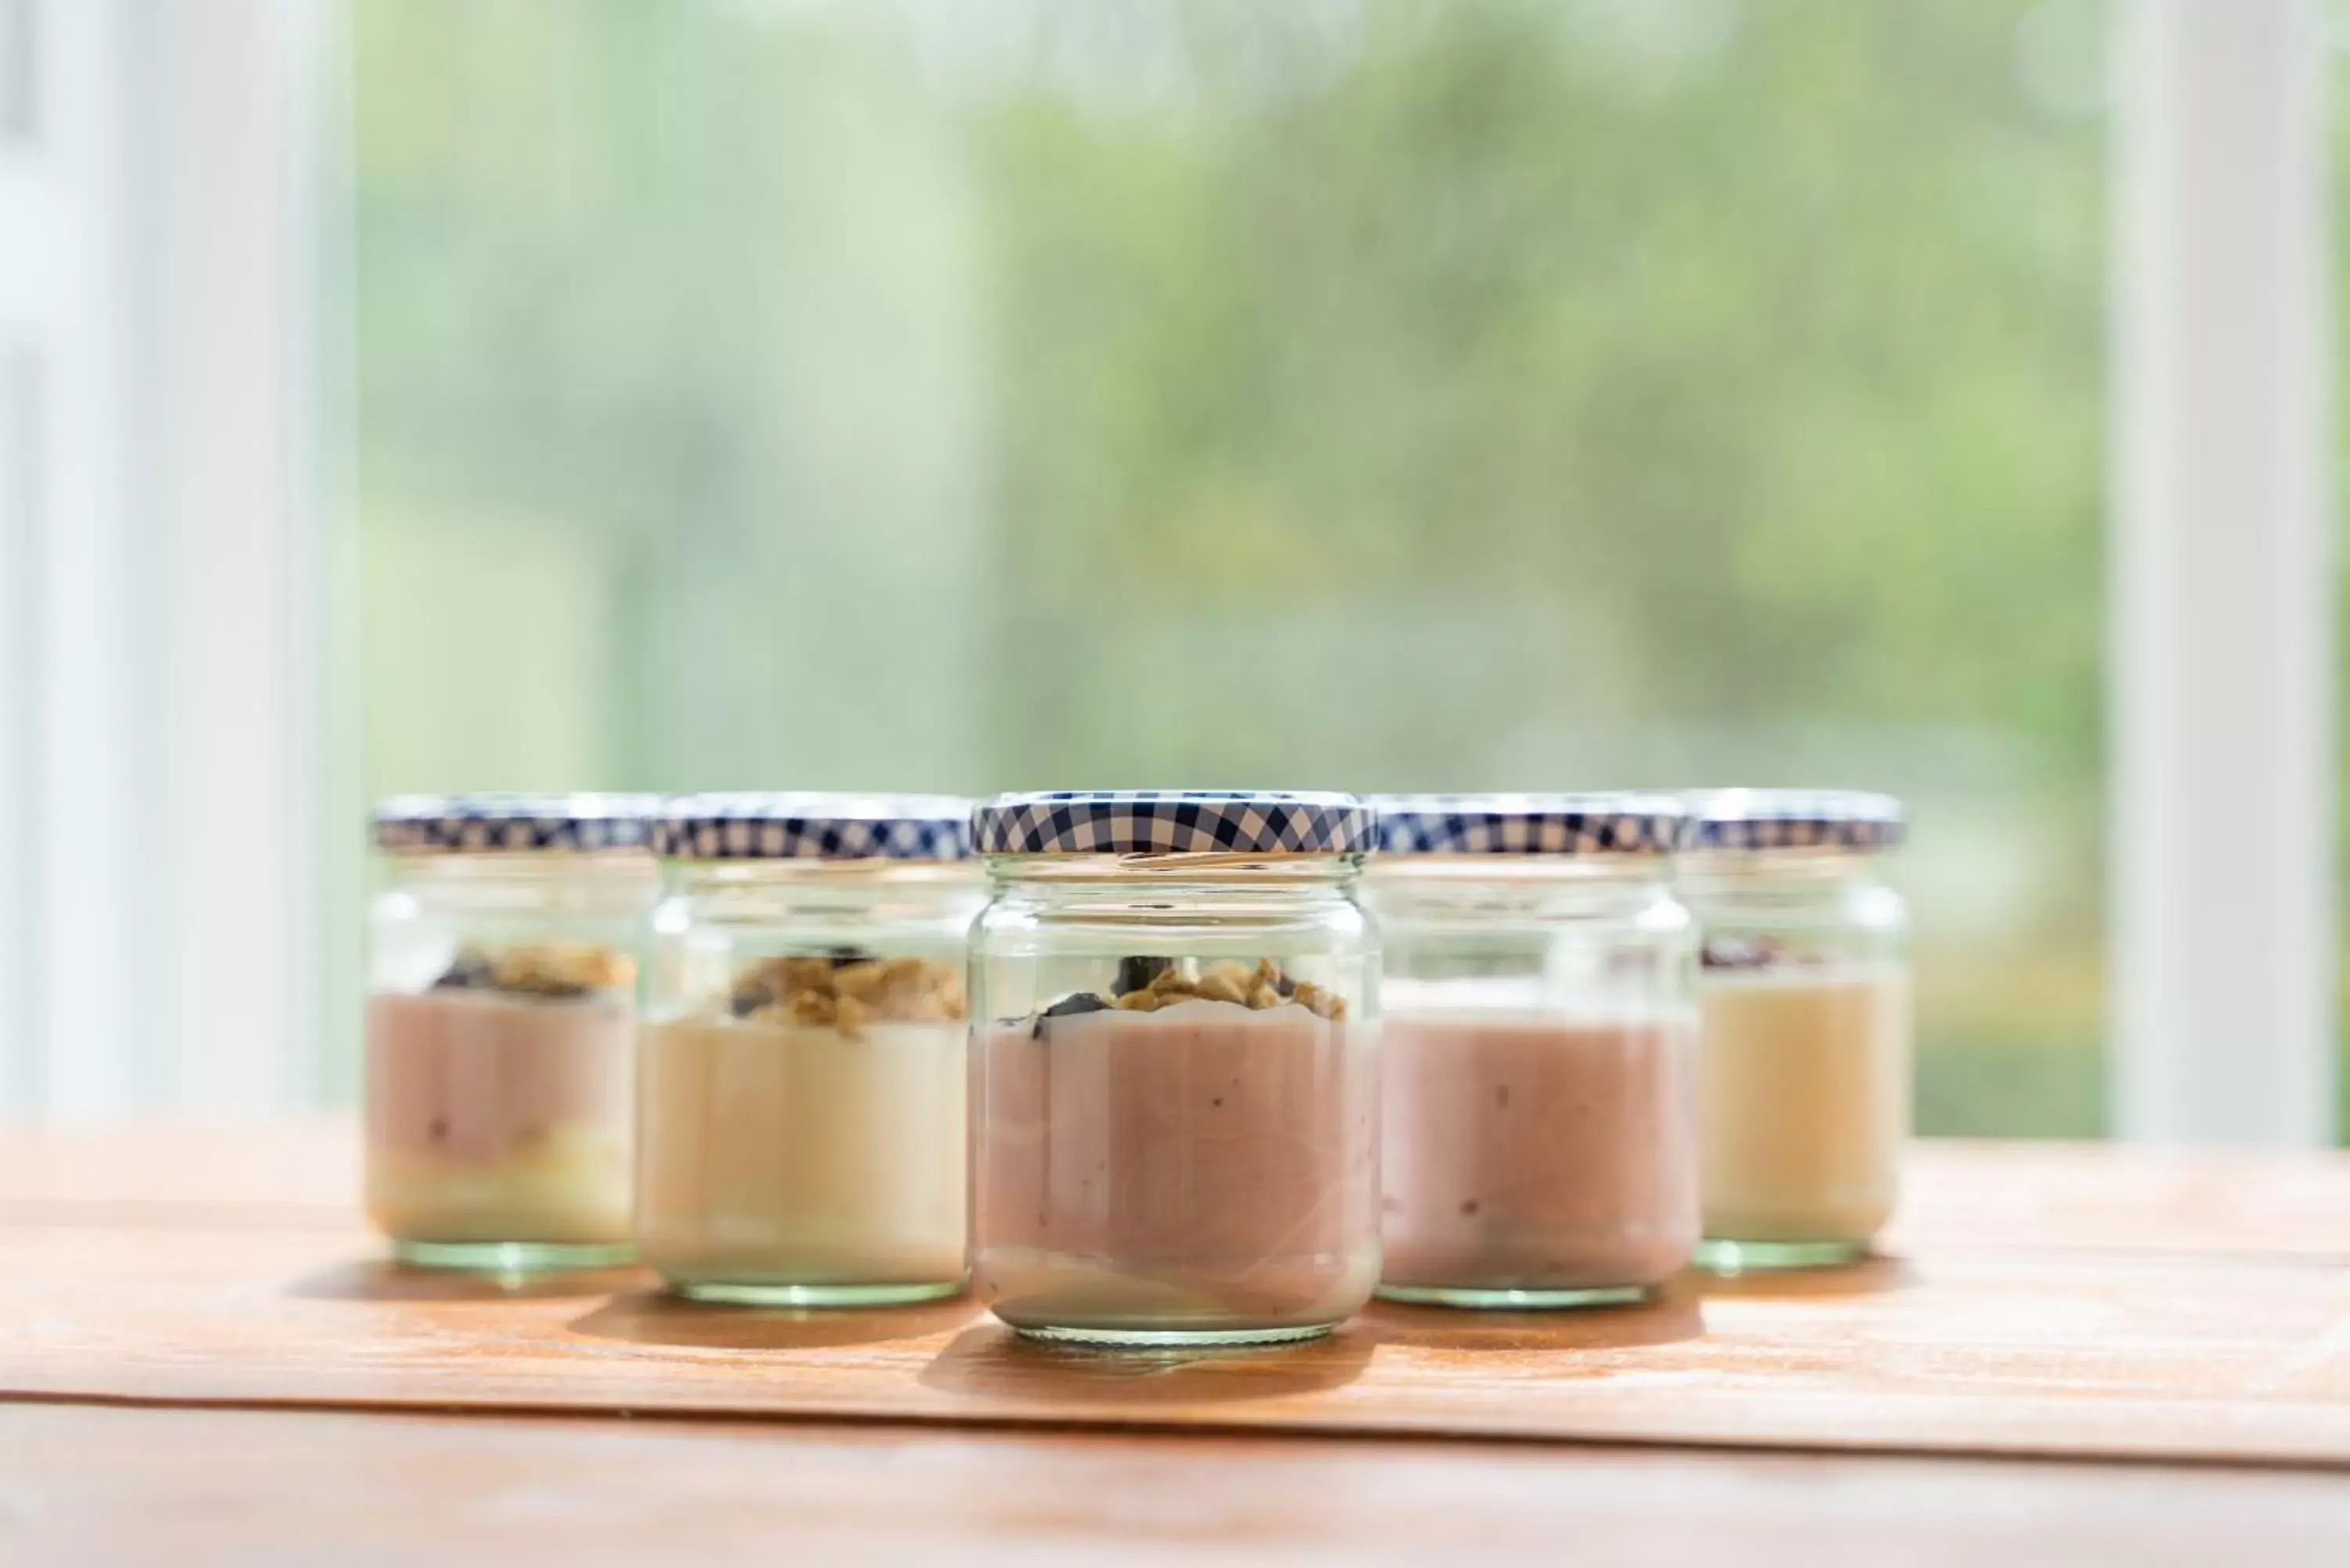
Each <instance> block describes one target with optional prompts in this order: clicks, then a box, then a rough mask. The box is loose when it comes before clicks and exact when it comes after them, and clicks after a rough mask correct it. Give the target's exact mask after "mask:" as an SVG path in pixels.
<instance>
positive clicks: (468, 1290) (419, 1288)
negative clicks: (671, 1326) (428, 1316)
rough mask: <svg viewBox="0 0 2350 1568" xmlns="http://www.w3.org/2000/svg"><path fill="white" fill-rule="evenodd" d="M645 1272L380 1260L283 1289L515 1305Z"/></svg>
mask: <svg viewBox="0 0 2350 1568" xmlns="http://www.w3.org/2000/svg"><path fill="white" fill-rule="evenodd" d="M645 1279H646V1275H645V1272H644V1271H643V1270H641V1269H634V1268H619V1269H571V1270H566V1271H563V1272H557V1273H547V1274H497V1273H473V1272H467V1271H462V1270H456V1269H411V1268H408V1267H405V1266H403V1265H401V1264H399V1263H394V1262H388V1261H387V1260H384V1259H381V1258H369V1259H364V1260H361V1261H359V1262H348V1263H338V1264H336V1265H335V1266H334V1267H333V1268H330V1269H320V1270H319V1271H318V1272H316V1273H311V1274H305V1275H303V1276H302V1277H301V1278H300V1279H298V1280H296V1281H295V1282H293V1283H292V1284H290V1285H287V1286H286V1294H287V1295H289V1296H294V1297H296V1298H298V1299H300V1300H303V1301H326V1302H517V1301H547V1300H559V1299H561V1298H564V1297H585V1296H602V1295H609V1294H610V1293H612V1292H614V1291H623V1290H628V1289H629V1288H630V1287H632V1286H636V1285H641V1284H643V1283H644V1282H645Z"/></svg>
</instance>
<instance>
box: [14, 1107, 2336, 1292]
mask: <svg viewBox="0 0 2350 1568" xmlns="http://www.w3.org/2000/svg"><path fill="white" fill-rule="evenodd" d="M1903 1175H1904V1182H1903V1193H1902V1205H1901V1211H1900V1212H1899V1213H1898V1215H1897V1216H1896V1217H1895V1219H1894V1222H1893V1228H1892V1230H1891V1231H1890V1233H1889V1234H1888V1237H1887V1244H1888V1246H1889V1247H1891V1248H1892V1249H1893V1250H1895V1251H1914V1250H1918V1249H1920V1248H1922V1249H1926V1250H1929V1251H1943V1252H1946V1251H1954V1250H1960V1249H1966V1250H1991V1251H2059V1252H2066V1253H2080V1252H2130V1253H2156V1254H2168V1255H2177V1254H2198V1255H2208V1256H2212V1257H2264V1258H2266V1257H2274V1258H2292V1257H2298V1258H2309V1259H2316V1260H2323V1261H2332V1262H2350V1158H2345V1156H2343V1155H2339V1154H2322V1153H2268V1152H2262V1153H2243V1152H2226V1151H2217V1150H2171V1149H2143V1148H2127V1149H2125V1148H2120V1147H2115V1146H2112V1145H2105V1144H2057V1143H1989V1142H1970V1141H1960V1140H1930V1139H1929V1140H1926V1141H1921V1142H1919V1143H1917V1144H1914V1145H1913V1146H1911V1148H1910V1151H1909V1156H1908V1161H1907V1164H1906V1167H1905V1169H1904V1173H1903ZM358 1205H359V1152H358V1147H357V1131H356V1129H355V1127H353V1126H352V1124H351V1123H350V1122H349V1121H348V1119H346V1118H339V1117H315V1118H308V1119H300V1120H294V1121H287V1122H272V1123H268V1124H265V1125H251V1124H246V1125H238V1124H234V1123H230V1124H223V1123H209V1124H208V1123H201V1122H188V1121H173V1120H151V1121H146V1122H140V1123H133V1124H129V1125H122V1126H109V1127H46V1128H45V1127H14V1128H11V1127H0V1224H5V1223H8V1222H10V1221H11V1220H25V1221H40V1220H74V1221H81V1222H88V1221H90V1220H99V1221H105V1222H121V1223H140V1222H151V1223H174V1222H177V1221H178V1220H181V1219H182V1218H185V1217H186V1214H187V1211H188V1210H204V1211H206V1213H207V1214H208V1215H209V1216H211V1217H213V1218H216V1219H218V1220H222V1221H224V1222H226V1223H230V1224H239V1225H244V1224H255V1225H258V1224H276V1225H300V1224H309V1225H317V1226H323V1227H330V1228H338V1229H339V1228H344V1227H348V1225H349V1224H350V1223H351V1216H352V1214H353V1212H354V1211H355V1210H357V1208H358Z"/></svg>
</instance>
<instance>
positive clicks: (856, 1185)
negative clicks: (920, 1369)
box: [637, 794, 984, 1307]
mask: <svg viewBox="0 0 2350 1568" xmlns="http://www.w3.org/2000/svg"><path fill="white" fill-rule="evenodd" d="M970 825H971V803H970V802H968V801H965V800H962V799H958V798H954V797H951V796H945V795H858V794H728V795H690V796H686V797H683V798H681V799H679V800H676V801H673V802H671V805H670V808H669V810H668V811H667V813H666V814H665V815H663V817H662V819H661V821H660V822H659V823H658V824H656V825H655V827H654V832H653V840H654V848H655V850H656V852H657V853H659V854H660V856H661V857H662V859H663V861H664V862H665V863H666V864H667V865H668V866H669V867H670V870H671V887H672V891H671V896H670V897H669V898H668V899H667V900H666V901H664V902H663V904H662V905H661V908H660V911H659V913H658V914H657V915H656V917H655V919H654V928H655V937H654V943H653V953H652V963H653V967H652V972H651V978H650V984H649V986H648V988H647V995H646V1023H645V1030H644V1046H643V1060H642V1066H641V1083H640V1085H639V1118H638V1137H639V1148H638V1186H637V1245H638V1251H639V1255H640V1256H641V1257H642V1258H643V1259H644V1261H645V1262H647V1263H649V1264H650V1265H651V1266H652V1267H653V1268H654V1269H656V1270H658V1271H659V1272H660V1275H661V1277H662V1278H663V1280H665V1281H666V1282H668V1284H669V1286H670V1288H671V1289H672V1290H674V1291H676V1292H678V1293H681V1294H682V1295H686V1296H690V1297H692V1298H694V1299H696V1300H701V1301H710V1302H728V1303H742V1304H750V1305H791V1306H814V1307H825V1306H870V1305H879V1304H886V1303H897V1302H914V1301H924V1300H929V1299H932V1298H935V1297H941V1296H951V1295H954V1294H956V1293H959V1292H960V1291H961V1290H962V1284H963V1267H964V1237H965V1228H966V1219H967V1215H966V1202H965V1196H964V1194H965V1184H964V1163H965V1153H964V1151H965V1142H964V1138H965V1130H966V1122H965V1113H964V1106H965V1088H966V1084H967V1081H968V1063H967V1047H968V1044H969V1039H970V1017H971V1013H970V1009H969V1007H968V1005H967V1002H966V998H965V992H964V961H965V947H966V942H967V939H968V934H969V931H970V928H971V922H972V917H973V916H974V915H976V914H977V913H978V912H979V909H980V906H981V904H982V903H983V902H984V896H983V886H982V881H981V876H980V869H979V866H978V863H977V862H976V861H974V860H972V858H971V853H970V842H971V839H970Z"/></svg>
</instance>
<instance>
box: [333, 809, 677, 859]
mask: <svg viewBox="0 0 2350 1568" xmlns="http://www.w3.org/2000/svg"><path fill="white" fill-rule="evenodd" d="M658 810H660V796H659V795H653V794H396V795H393V796H391V797H390V798H389V799H387V800H384V801H380V802H379V803H378V804H377V805H376V808H375V812H374V816H373V821H374V827H375V846H376V847H377V848H378V849H380V850H382V851H384V852H385V853H386V854H388V855H511V854H516V853H522V854H528V853H531V852H533V851H539V852H546V853H553V854H580V853H593V852H595V851H597V850H602V849H641V848H643V847H644V844H645V833H646V828H647V826H648V825H649V824H650V822H651V820H652V816H653V814H654V813H655V812H656V811H658Z"/></svg>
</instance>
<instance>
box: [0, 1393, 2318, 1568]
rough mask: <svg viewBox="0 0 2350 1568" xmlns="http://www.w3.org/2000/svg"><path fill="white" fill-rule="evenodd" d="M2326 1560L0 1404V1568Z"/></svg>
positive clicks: (2206, 1485) (1700, 1512)
mask: <svg viewBox="0 0 2350 1568" xmlns="http://www.w3.org/2000/svg"><path fill="white" fill-rule="evenodd" d="M749 1557H755V1560H757V1561H760V1562H775V1563H789V1562H812V1563H868V1562H878V1563H936V1562H945V1561H952V1562H955V1563H964V1564H970V1565H972V1568H987V1565H990V1564H996V1563H1005V1564H1011V1563H1017V1564H1020V1565H1021V1568H1055V1565H1058V1564H1065V1563H1066V1564H1071V1565H1080V1564H1082V1565H1084V1568H1101V1565H1102V1564H1105V1563H1116V1564H1120V1565H1126V1564H1144V1565H1148V1564H1153V1563H1172V1562H1179V1561H1180V1562H1197V1561H1201V1559H1203V1558H1204V1559H1207V1560H1211V1561H1213V1562H1216V1563H1236V1564H1250V1563H1464V1562H1471V1561H1475V1560H1477V1559H1478V1558H1481V1557H1482V1558H1485V1559H1488V1560H1500V1561H1535V1560H1540V1561H1563V1560H1574V1561H1583V1562H1596V1563H1643V1564H1659V1565H1679V1564H1689V1565H1692V1568H1694V1565H1700V1564H1703V1565H1708V1568H1711V1565H1714V1564H1721V1563H1736V1564H1738V1565H1739V1568H1773V1565H1777V1564H1802V1565H1804V1568H1885V1565H1886V1564H1888V1563H1899V1564H1903V1565H1904V1568H1958V1565H1960V1564H1973V1563H1986V1562H1996V1563H2001V1564H2002V1568H2078V1565H2080V1564H2083V1563H2127V1564H2130V1565H2131V1568H2188V1565H2189V1564H2196V1565H2200V1564H2207V1563H2258V1564H2261V1565H2262V1568H2303V1565H2308V1568H2319V1565H2325V1568H2339V1565H2340V1564H2342V1563H2345V1562H2350V1483H2345V1481H2344V1480H2342V1479H2341V1478H2340V1477H2338V1476H2333V1475H2324V1474H2312V1473H2305V1472H2297V1471H2291V1470H2268V1471H2262V1470H2226V1469H2219V1470H2212V1469H2201V1470H2199V1469H2175V1468H2169V1467H2158V1466H2116V1465H2099V1464H2065V1465H2047V1464H2022V1463H2013V1462H2002V1461H1995V1460H1920V1459H1898V1458H1876V1459H1872V1458H1857V1457H1854V1458H1830V1457H1824V1456H1817V1455H1812V1456H1800V1455H1784V1454H1744V1455H1740V1454H1724V1453H1718V1452H1707V1451H1703V1450H1673V1449H1607V1448H1559V1447H1534V1446H1529V1445H1523V1444H1520V1445H1493V1444H1482V1443H1467V1442H1454V1443H1395V1442H1359V1441H1355V1442H1342V1441H1332V1440H1326V1439H1315V1438H1278V1439H1276V1438H1197V1437H1195V1438H1132V1437H1108V1436H1098V1435H1095V1436H1071V1435H1067V1434H1033V1435H1024V1434H1016V1433H1006V1432H987V1431H972V1430H966V1429H960V1428H841V1427H822V1426H817V1427H805V1426H786V1425H780V1424H775V1423H762V1424H757V1425H744V1424H740V1423H733V1422H719V1421H704V1422H694V1423H685V1422H674V1421H633V1422H630V1421H611V1420H582V1419H523V1418H498V1417H467V1418H462V1419H452V1418H443V1417H421V1416H394V1415H383V1414H354V1413H338V1412H303V1411H289V1410H271V1411H244V1410H173V1409H139V1410H122V1409H109V1408H94V1407H70V1406H15V1407H9V1406H5V1405H0V1563H7V1564H9V1565H10V1568H46V1565H47V1564H52V1563H55V1564H61V1565H62V1564H71V1565H73V1568H105V1565H108V1564H140V1565H142V1568H143V1565H145V1564H150V1563H171V1564H172V1565H173V1568H213V1565H215V1564H218V1565H221V1568H231V1565H233V1568H251V1565H253V1564H256V1563H263V1564H267V1563H288V1564H292V1563H300V1564H311V1563H333V1564H336V1565H338V1568H375V1565H378V1564H386V1563H432V1564H433V1568H470V1565H473V1564H481V1565H484V1568H488V1565H492V1564H494V1565H496V1568H514V1565H515V1564H517V1563H562V1564H564V1568H600V1565H601V1564H606V1563H644V1562H660V1563H687V1562H701V1561H712V1560H729V1561H731V1560H735V1559H738V1558H749Z"/></svg>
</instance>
